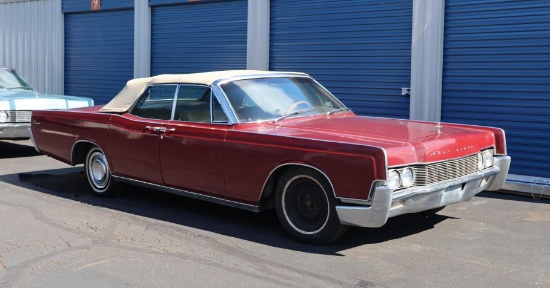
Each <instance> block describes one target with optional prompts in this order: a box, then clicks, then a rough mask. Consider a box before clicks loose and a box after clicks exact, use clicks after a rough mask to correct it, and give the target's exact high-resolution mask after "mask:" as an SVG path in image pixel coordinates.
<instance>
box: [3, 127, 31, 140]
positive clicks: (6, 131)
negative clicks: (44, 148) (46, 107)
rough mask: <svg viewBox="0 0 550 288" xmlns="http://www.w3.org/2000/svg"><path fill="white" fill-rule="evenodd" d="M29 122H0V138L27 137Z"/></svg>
mask: <svg viewBox="0 0 550 288" xmlns="http://www.w3.org/2000/svg"><path fill="white" fill-rule="evenodd" d="M30 126H31V124H30V123H3V124H0V139H29V137H30V135H29V127H30Z"/></svg>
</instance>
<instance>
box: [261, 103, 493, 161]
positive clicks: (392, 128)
mask: <svg viewBox="0 0 550 288" xmlns="http://www.w3.org/2000/svg"><path fill="white" fill-rule="evenodd" d="M351 115H353V114H351ZM274 125H275V126H276V129H275V131H273V130H272V129H267V130H270V131H269V132H268V133H270V134H273V133H276V134H278V135H285V136H291V137H298V138H305V139H319V140H324V141H333V142H341V143H351V144H361V145H368V146H376V147H381V148H384V149H385V150H386V153H387V156H388V165H389V166H398V165H404V164H412V163H426V162H435V161H441V160H447V159H454V158H459V157H463V156H467V155H471V154H474V153H476V152H478V151H480V150H481V149H483V148H487V147H494V146H495V135H494V133H493V132H492V131H490V130H486V129H484V128H481V127H474V126H468V127H465V126H457V125H454V124H449V125H447V124H441V125H440V127H438V125H437V123H430V122H418V121H409V120H399V119H388V118H373V117H361V116H355V115H353V116H350V114H348V115H347V116H338V117H302V118H295V119H291V120H288V121H281V122H277V123H275V124H274ZM264 128H268V127H266V126H264ZM266 132H267V131H266Z"/></svg>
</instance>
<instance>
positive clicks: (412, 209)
mask: <svg viewBox="0 0 550 288" xmlns="http://www.w3.org/2000/svg"><path fill="white" fill-rule="evenodd" d="M510 161H511V159H510V157H509V156H497V157H495V159H494V163H493V167H492V168H491V169H488V170H484V171H480V172H478V173H476V174H472V175H468V176H464V177H461V178H458V179H453V180H449V181H445V182H441V183H437V184H434V185H429V186H422V187H413V188H410V189H406V190H402V191H397V192H394V191H393V190H392V189H390V188H389V187H387V186H379V187H377V188H376V189H375V191H374V195H373V197H372V201H371V202H370V205H368V206H362V205H353V206H347V205H339V206H336V212H337V214H338V218H339V219H340V222H341V223H342V224H345V225H354V226H361V227H381V226H383V225H384V224H386V221H387V220H388V218H391V217H394V216H397V215H401V214H407V213H416V212H421V211H426V210H430V209H435V208H438V207H443V206H446V205H449V204H453V203H457V202H461V201H467V200H470V199H472V198H473V197H474V196H475V195H476V194H477V193H479V192H481V191H484V190H489V191H496V190H499V189H500V188H501V187H502V185H504V182H505V180H506V176H507V175H508V169H509V168H510Z"/></svg>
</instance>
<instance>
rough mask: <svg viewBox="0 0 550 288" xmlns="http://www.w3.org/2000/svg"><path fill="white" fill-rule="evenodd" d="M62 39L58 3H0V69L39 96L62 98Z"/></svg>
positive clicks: (47, 0) (38, 0)
mask: <svg viewBox="0 0 550 288" xmlns="http://www.w3.org/2000/svg"><path fill="white" fill-rule="evenodd" d="M63 36H64V35H63V14H62V13H61V0H32V1H28V0H26V1H15V0H7V1H6V0H0V66H8V67H13V68H15V69H17V70H18V71H19V73H20V74H21V75H22V76H23V77H24V78H25V79H27V81H28V82H29V83H30V84H31V85H32V86H33V87H34V88H35V89H36V90H38V91H39V92H43V93H55V94H63V79H64V78H63V74H64V54H63V51H64V40H63V39H64V37H63Z"/></svg>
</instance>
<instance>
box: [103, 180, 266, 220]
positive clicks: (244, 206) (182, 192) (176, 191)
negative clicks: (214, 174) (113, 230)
mask: <svg viewBox="0 0 550 288" xmlns="http://www.w3.org/2000/svg"><path fill="white" fill-rule="evenodd" d="M113 178H114V179H115V180H116V181H117V182H122V183H128V184H132V185H136V186H141V187H145V188H149V189H154V190H158V191H163V192H168V193H172V194H176V195H180V196H185V197H189V198H194V199H199V200H204V201H208V202H212V203H216V204H222V205H226V206H229V207H234V208H240V209H243V210H248V211H251V212H259V211H260V209H259V207H258V206H256V205H250V204H245V203H240V202H236V201H232V200H227V199H223V198H218V197H215V196H210V195H204V194H200V193H195V192H191V191H186V190H182V189H176V188H172V187H167V186H162V185H158V184H152V183H148V182H144V181H139V180H135V179H130V178H126V177H121V176H116V175H113Z"/></svg>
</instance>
